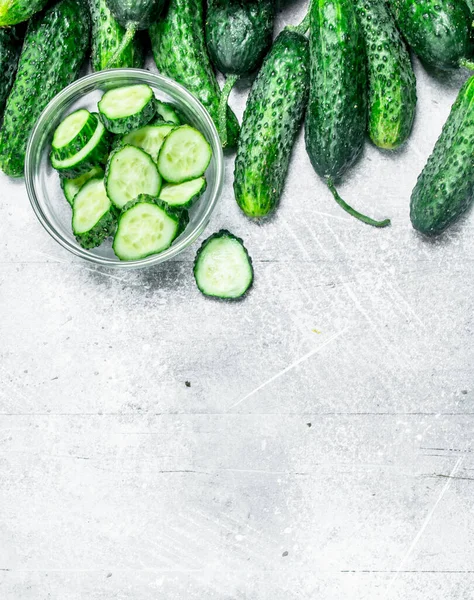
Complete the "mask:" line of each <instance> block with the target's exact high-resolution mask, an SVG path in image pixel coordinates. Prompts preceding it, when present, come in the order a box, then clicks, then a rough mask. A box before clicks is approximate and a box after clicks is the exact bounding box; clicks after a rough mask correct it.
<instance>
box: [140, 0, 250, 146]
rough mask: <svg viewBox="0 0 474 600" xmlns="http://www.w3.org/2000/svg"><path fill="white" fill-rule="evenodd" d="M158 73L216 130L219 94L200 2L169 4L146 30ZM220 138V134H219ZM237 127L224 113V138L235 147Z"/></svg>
mask: <svg viewBox="0 0 474 600" xmlns="http://www.w3.org/2000/svg"><path fill="white" fill-rule="evenodd" d="M149 34H150V39H151V47H152V51H153V57H154V59H155V63H156V66H157V67H158V70H159V71H160V72H161V73H163V75H166V76H167V77H170V78H171V79H174V80H175V81H177V82H178V83H181V84H182V85H184V86H185V87H186V88H187V89H188V90H189V91H190V92H191V93H192V94H194V95H195V96H196V97H197V98H198V100H200V101H201V102H202V104H203V105H204V106H205V108H206V109H207V110H208V111H209V114H210V115H211V117H212V119H213V121H214V123H215V124H216V126H217V127H218V129H219V103H220V98H221V91H220V89H219V85H218V83H217V79H216V76H215V73H214V71H213V69H212V65H211V61H210V59H209V54H208V52H207V48H206V42H205V37H204V19H203V0H170V3H169V7H168V11H167V13H166V15H165V17H164V18H163V19H161V20H160V21H158V22H157V23H154V24H153V25H152V26H151V27H150V29H149ZM219 133H220V134H221V138H225V135H222V134H223V132H222V131H220V132H219ZM238 136H239V123H238V121H237V118H236V116H235V115H234V113H233V112H232V110H231V109H230V108H228V109H227V138H228V142H229V145H230V146H235V144H236V143H237V138H238Z"/></svg>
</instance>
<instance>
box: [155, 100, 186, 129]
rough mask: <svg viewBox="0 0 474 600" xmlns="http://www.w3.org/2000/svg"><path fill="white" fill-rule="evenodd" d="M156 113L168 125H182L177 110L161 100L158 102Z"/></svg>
mask: <svg viewBox="0 0 474 600" xmlns="http://www.w3.org/2000/svg"><path fill="white" fill-rule="evenodd" d="M156 112H157V114H158V115H159V116H160V117H161V118H162V119H163V120H164V121H166V122H167V123H174V125H182V123H181V119H180V117H179V115H178V112H177V110H176V109H175V107H174V106H173V105H172V104H170V103H169V102H162V101H161V100H157V101H156Z"/></svg>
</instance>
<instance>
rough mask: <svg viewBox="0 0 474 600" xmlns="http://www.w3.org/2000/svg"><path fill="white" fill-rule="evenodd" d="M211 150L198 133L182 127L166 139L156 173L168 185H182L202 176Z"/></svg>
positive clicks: (184, 126)
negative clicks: (157, 172)
mask: <svg viewBox="0 0 474 600" xmlns="http://www.w3.org/2000/svg"><path fill="white" fill-rule="evenodd" d="M211 157H212V150H211V146H210V145H209V143H208V142H207V140H206V138H205V137H204V136H203V135H202V133H201V132H200V131H198V130H197V129H194V127H190V126H189V125H182V126H181V127H177V128H176V129H174V130H173V131H172V132H171V133H170V134H169V135H168V137H167V138H166V140H165V142H164V144H163V146H162V147H161V150H160V154H159V155H158V163H157V164H158V171H159V172H160V174H161V176H162V177H163V179H165V180H166V181H169V182H170V183H183V182H184V181H189V180H190V179H196V178H197V177H201V175H204V173H205V171H206V169H207V167H208V166H209V163H210V162H211Z"/></svg>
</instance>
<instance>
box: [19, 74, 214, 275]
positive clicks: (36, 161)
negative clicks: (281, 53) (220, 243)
mask: <svg viewBox="0 0 474 600" xmlns="http://www.w3.org/2000/svg"><path fill="white" fill-rule="evenodd" d="M135 83H147V84H148V85H149V86H150V87H151V88H152V89H153V90H154V91H155V94H156V96H157V98H159V99H160V100H164V101H165V102H171V103H172V104H174V105H175V106H176V107H177V108H178V109H179V111H180V113H181V114H182V115H183V117H184V118H185V119H186V121H187V122H188V123H190V124H191V125H193V126H194V127H196V129H199V130H200V131H201V132H202V133H203V134H204V136H205V137H206V138H207V140H208V142H209V143H210V144H211V147H212V159H211V163H210V165H209V167H208V169H207V171H206V179H207V189H206V192H205V193H204V194H203V196H202V197H201V198H200V199H199V201H198V202H197V203H196V204H195V205H194V206H193V207H192V208H191V210H190V211H189V225H188V226H187V228H186V230H185V231H184V232H183V233H182V234H181V235H180V236H179V237H178V238H177V239H176V240H175V241H174V242H173V244H172V246H171V247H170V248H168V249H167V250H165V251H163V252H161V253H160V254H154V255H152V256H149V257H147V258H144V259H141V260H134V261H121V260H119V259H118V258H117V257H116V256H115V254H114V252H113V250H112V242H111V240H106V241H105V242H104V243H103V244H102V245H101V246H99V247H98V248H93V249H91V250H85V249H84V248H82V247H81V246H80V245H79V243H78V242H77V241H76V239H75V237H74V235H73V233H72V227H71V217H72V215H71V208H70V206H69V204H68V203H67V201H66V199H65V198H64V195H63V192H62V190H61V186H60V182H59V175H58V174H57V173H56V171H55V170H54V169H53V168H52V167H51V163H50V160H49V153H50V149H51V139H52V136H53V133H54V130H55V129H56V127H57V126H58V124H59V123H60V121H61V120H62V119H63V118H64V117H65V116H66V115H67V114H68V113H70V112H72V111H73V110H76V109H78V108H80V107H85V108H88V109H89V110H90V111H97V102H98V101H99V100H100V98H101V96H102V94H103V93H104V92H105V91H107V90H109V89H112V88H116V87H120V86H123V85H131V84H135ZM223 180H224V157H223V153H222V147H221V143H220V140H219V135H218V133H217V130H216V128H215V126H214V123H213V121H212V119H211V117H210V116H209V114H208V112H207V111H206V109H205V108H204V107H203V106H202V104H201V103H200V102H199V101H198V100H196V98H195V97H194V96H193V95H192V94H190V93H189V92H188V91H187V90H186V89H185V88H184V87H183V86H181V85H179V84H178V83H176V82H175V81H172V80H170V79H167V78H166V77H162V76H161V75H155V74H154V73H150V72H149V71H145V70H143V69H112V70H108V71H100V72H98V73H94V74H92V75H87V76H86V77H82V78H81V79H78V80H77V81H75V82H74V83H72V84H71V85H69V86H68V87H67V88H65V89H64V90H62V92H60V93H59V94H58V95H57V96H55V97H54V98H53V99H52V100H51V102H50V103H49V104H48V106H47V107H46V108H45V109H44V111H43V112H42V113H41V116H40V118H39V119H38V122H37V123H36V126H35V128H34V129H33V131H32V132H31V135H30V139H29V142H28V147H27V150H26V162H25V181H26V189H27V192H28V196H29V199H30V202H31V206H32V207H33V210H34V211H35V213H36V216H37V217H38V219H39V220H40V223H41V224H42V225H43V227H44V228H45V229H46V231H47V232H48V233H49V234H50V235H51V236H52V237H53V238H54V239H55V240H56V241H57V242H58V243H59V244H61V246H63V247H64V248H66V249H67V250H69V252H72V253H73V254H75V255H76V256H80V257H81V258H84V259H85V260H88V261H90V262H93V263H95V264H97V265H102V266H105V267H118V268H122V269H130V268H132V269H133V268H137V267H149V266H151V265H156V264H159V263H162V262H164V261H166V260H169V259H170V258H173V257H174V256H177V255H178V254H179V253H180V252H182V251H183V250H184V249H185V248H187V247H188V246H189V245H190V244H192V243H193V242H194V241H195V240H196V239H197V238H198V237H199V235H200V234H201V233H202V232H203V231H204V229H205V228H206V226H207V224H208V223H209V219H210V217H211V213H212V211H213V210H214V208H215V206H216V204H217V202H218V200H219V196H220V194H221V190H222V185H223Z"/></svg>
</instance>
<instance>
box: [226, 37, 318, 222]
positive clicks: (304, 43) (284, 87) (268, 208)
mask: <svg viewBox="0 0 474 600" xmlns="http://www.w3.org/2000/svg"><path fill="white" fill-rule="evenodd" d="M308 65H309V47H308V40H307V39H306V37H305V36H304V35H302V34H300V33H297V32H294V31H287V30H283V32H282V33H280V35H279V36H278V37H277V39H276V40H275V42H274V44H273V47H272V49H271V50H270V52H269V53H268V55H267V56H266V58H265V60H264V62H263V65H262V68H261V69H260V71H259V73H258V75H257V78H256V79H255V81H254V84H253V85H252V89H251V90H250V95H249V97H248V100H247V106H246V108H245V113H244V118H243V121H242V129H241V132H240V139H239V145H238V149H237V157H236V160H235V172H234V192H235V199H236V200H237V203H238V205H239V206H240V208H241V209H242V211H243V212H244V213H245V214H246V215H247V216H248V217H252V218H259V217H264V216H266V215H268V214H269V213H271V212H272V211H273V210H274V209H275V208H276V206H277V204H278V201H279V199H280V195H281V192H282V190H283V185H284V183H285V179H286V174H287V171H288V164H289V161H290V156H291V151H292V149H293V145H294V142H295V139H296V136H297V133H298V130H299V128H300V125H301V122H302V120H303V117H304V112H305V109H306V105H307V100H308V86H309V68H308Z"/></svg>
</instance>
